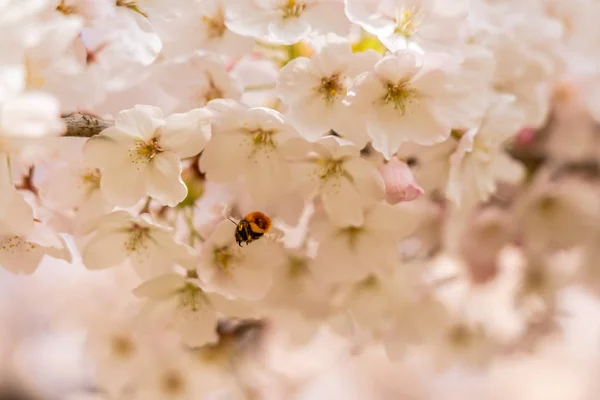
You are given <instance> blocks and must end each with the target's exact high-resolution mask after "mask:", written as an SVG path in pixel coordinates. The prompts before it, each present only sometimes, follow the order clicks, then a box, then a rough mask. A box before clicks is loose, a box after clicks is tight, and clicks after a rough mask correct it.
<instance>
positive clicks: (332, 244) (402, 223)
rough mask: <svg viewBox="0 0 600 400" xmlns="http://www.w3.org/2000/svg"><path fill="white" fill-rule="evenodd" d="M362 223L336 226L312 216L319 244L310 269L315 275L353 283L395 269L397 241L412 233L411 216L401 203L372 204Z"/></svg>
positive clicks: (396, 263)
mask: <svg viewBox="0 0 600 400" xmlns="http://www.w3.org/2000/svg"><path fill="white" fill-rule="evenodd" d="M317 215H318V214H317ZM363 221H364V222H363V223H361V224H357V225H336V224H334V223H332V222H330V221H328V220H327V219H322V218H318V217H316V216H313V220H312V221H311V224H312V227H311V228H312V229H311V231H313V232H314V237H315V239H316V240H317V241H318V242H319V247H318V252H317V256H316V259H315V264H314V270H313V272H314V273H315V275H316V276H318V277H321V279H326V280H328V281H332V282H348V281H354V282H356V281H359V280H362V279H365V278H366V277H367V276H368V275H370V274H377V275H380V276H382V277H385V276H386V275H387V274H389V273H391V271H393V270H394V269H395V268H396V267H397V266H398V264H399V262H400V253H399V247H398V241H399V240H400V239H402V238H405V237H406V236H408V235H410V234H411V233H412V232H413V231H414V229H415V228H416V224H417V219H416V218H415V216H414V215H411V213H410V212H409V209H407V208H403V207H402V205H401V204H398V205H395V206H392V205H389V204H385V203H375V204H372V205H371V206H369V207H367V208H365V210H364V217H363ZM375 249H376V251H375Z"/></svg>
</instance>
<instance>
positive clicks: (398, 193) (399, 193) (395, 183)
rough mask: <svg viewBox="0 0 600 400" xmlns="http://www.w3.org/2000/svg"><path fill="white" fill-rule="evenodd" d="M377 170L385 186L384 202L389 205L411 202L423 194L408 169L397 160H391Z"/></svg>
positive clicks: (403, 163)
mask: <svg viewBox="0 0 600 400" xmlns="http://www.w3.org/2000/svg"><path fill="white" fill-rule="evenodd" d="M378 169H379V173H380V174H381V177H382V178H383V182H384V184H385V195H386V200H387V202H388V203H390V204H396V203H399V202H401V201H412V200H414V199H416V198H417V197H419V196H420V195H422V194H423V193H424V192H425V191H424V190H423V188H422V187H421V186H419V184H418V183H417V182H416V181H415V177H414V176H413V173H412V171H411V170H410V167H409V166H408V165H406V163H405V162H402V161H400V160H398V159H397V158H392V159H391V160H390V161H389V162H387V163H385V164H382V165H380V166H379V168H378Z"/></svg>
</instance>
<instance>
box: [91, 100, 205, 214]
mask: <svg viewBox="0 0 600 400" xmlns="http://www.w3.org/2000/svg"><path fill="white" fill-rule="evenodd" d="M208 115H209V114H208V113H207V112H206V111H205V110H203V109H195V110H192V111H189V112H187V113H185V114H172V115H170V116H168V117H166V118H164V117H163V114H162V112H161V110H160V109H158V108H156V107H151V106H141V105H138V106H136V107H134V108H133V109H130V110H125V111H121V112H120V113H119V114H118V115H117V118H116V120H115V126H114V127H110V128H108V129H105V130H104V131H103V132H102V133H101V134H100V135H97V136H95V137H93V138H91V139H89V140H88V142H87V143H86V144H85V146H84V148H83V152H84V161H85V163H86V164H87V165H89V166H90V167H95V168H99V169H100V171H101V173H102V175H101V179H100V188H101V190H102V192H103V193H104V194H105V195H106V197H107V198H108V199H109V200H110V201H111V202H113V203H114V204H116V205H119V206H123V207H128V206H132V205H134V204H135V203H137V202H138V201H139V200H141V199H142V198H143V197H144V195H145V194H146V193H148V194H150V196H152V197H154V198H155V199H157V200H158V201H160V202H161V203H163V204H165V205H169V206H175V205H177V204H178V203H179V202H180V201H182V200H183V199H184V198H185V196H186V194H187V187H186V186H185V184H184V183H183V180H182V179H181V163H180V160H181V158H187V157H192V156H194V155H196V154H198V153H199V152H200V151H202V149H203V148H204V146H205V144H206V141H207V136H208V132H209V128H210V126H209V125H208V123H209V116H208Z"/></svg>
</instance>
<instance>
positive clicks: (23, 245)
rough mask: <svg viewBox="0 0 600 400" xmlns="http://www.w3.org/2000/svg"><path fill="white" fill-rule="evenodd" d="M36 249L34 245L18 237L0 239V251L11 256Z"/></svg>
mask: <svg viewBox="0 0 600 400" xmlns="http://www.w3.org/2000/svg"><path fill="white" fill-rule="evenodd" d="M36 247H37V245H36V244H34V243H31V242H28V241H26V240H24V239H23V238H22V237H20V236H4V237H2V239H0V249H2V251H4V252H8V253H12V254H23V253H28V252H30V251H31V250H33V249H35V248H36Z"/></svg>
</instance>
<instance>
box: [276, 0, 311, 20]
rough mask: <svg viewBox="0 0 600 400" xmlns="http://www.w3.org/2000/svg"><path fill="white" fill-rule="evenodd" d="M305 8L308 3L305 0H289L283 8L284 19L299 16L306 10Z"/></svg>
mask: <svg viewBox="0 0 600 400" xmlns="http://www.w3.org/2000/svg"><path fill="white" fill-rule="evenodd" d="M305 8H306V4H304V3H303V2H299V3H296V0H288V1H287V3H286V4H284V5H283V7H282V8H281V11H282V12H283V19H288V18H297V17H299V16H300V14H302V11H304V9H305Z"/></svg>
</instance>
